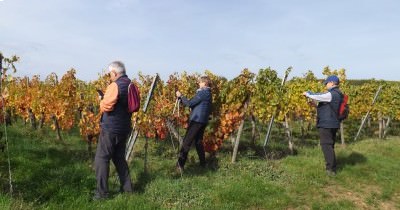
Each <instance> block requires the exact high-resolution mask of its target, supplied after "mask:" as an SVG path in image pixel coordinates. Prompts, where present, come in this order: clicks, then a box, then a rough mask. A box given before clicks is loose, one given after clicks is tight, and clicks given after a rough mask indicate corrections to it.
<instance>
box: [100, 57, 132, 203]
mask: <svg viewBox="0 0 400 210" xmlns="http://www.w3.org/2000/svg"><path fill="white" fill-rule="evenodd" d="M108 69H109V74H110V77H111V80H112V83H111V84H110V85H109V86H108V87H107V90H106V92H105V94H104V97H103V98H102V100H101V101H100V111H101V112H102V117H101V122H100V124H101V132H100V138H99V142H98V144H97V150H96V156H95V161H94V164H95V169H96V180H97V189H96V192H95V195H94V197H93V199H94V200H99V199H105V198H107V197H108V177H109V170H110V169H109V168H110V167H109V166H110V160H112V161H113V163H114V165H115V168H116V169H117V172H118V176H119V180H120V183H121V187H120V191H121V192H127V193H131V192H132V183H131V178H130V175H129V168H128V164H127V162H126V160H125V147H126V140H127V138H128V135H129V132H130V130H131V116H132V114H131V113H129V112H128V86H129V84H130V82H131V80H130V79H129V78H128V77H127V76H126V72H125V66H124V64H123V63H122V62H120V61H115V62H112V63H111V64H110V66H109V67H108Z"/></svg>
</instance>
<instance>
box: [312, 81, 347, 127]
mask: <svg viewBox="0 0 400 210" xmlns="http://www.w3.org/2000/svg"><path fill="white" fill-rule="evenodd" d="M329 92H330V93H331V94H332V100H331V102H319V103H318V107H317V128H340V121H339V120H338V113H339V108H340V103H341V100H342V92H341V91H340V90H339V88H338V87H334V88H332V89H330V90H329Z"/></svg>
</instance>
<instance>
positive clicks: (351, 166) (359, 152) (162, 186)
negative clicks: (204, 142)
mask: <svg viewBox="0 0 400 210" xmlns="http://www.w3.org/2000/svg"><path fill="white" fill-rule="evenodd" d="M8 135H9V142H10V145H9V147H10V156H11V167H12V175H13V183H12V184H13V188H14V193H13V194H12V196H11V195H10V194H9V193H8V191H9V185H8V168H7V159H6V157H7V154H6V152H3V153H0V180H1V182H0V184H1V187H2V188H1V189H0V190H1V191H0V193H1V194H0V209H168V208H174V209H189V208H190V209H230V210H232V209H400V178H399V177H400V174H399V171H400V164H399V160H400V138H398V137H390V138H389V139H387V140H375V139H367V140H362V141H360V142H358V143H354V144H351V145H348V146H347V147H341V146H340V145H338V146H337V156H338V163H339V171H338V175H337V176H336V177H328V176H326V175H325V170H324V166H323V165H324V163H323V157H322V152H321V151H320V149H319V148H318V142H317V140H316V139H315V140H310V141H311V142H314V144H311V145H308V146H304V147H297V154H296V155H295V156H285V155H281V156H279V157H280V158H279V159H275V160H265V159H263V158H262V157H260V156H259V155H258V153H257V152H254V149H252V148H251V147H242V148H241V150H240V153H239V155H238V156H239V159H238V162H237V163H235V164H231V163H230V155H231V154H230V152H229V151H230V149H229V145H227V146H226V148H225V149H224V150H223V151H221V152H220V153H218V154H217V157H216V158H213V159H210V164H209V166H208V167H207V168H206V169H203V168H200V167H198V166H197V163H196V161H197V157H196V155H195V153H196V152H195V150H194V149H193V150H192V151H191V152H190V156H191V157H190V158H189V163H188V164H187V167H186V170H185V173H184V176H183V177H182V178H180V176H177V175H175V174H174V173H173V166H174V163H175V161H176V157H175V154H174V152H173V151H172V150H171V148H172V146H171V144H170V141H163V142H155V141H154V140H150V151H149V159H148V173H144V172H143V171H144V170H143V169H144V165H143V158H144V149H143V148H144V147H143V140H140V141H139V143H138V144H137V145H136V147H135V153H134V161H133V162H132V164H131V165H130V168H131V175H132V179H133V181H134V185H135V193H134V194H133V195H121V194H118V193H117V191H118V189H119V187H118V183H117V181H116V179H115V177H114V176H113V177H111V178H110V188H111V193H112V198H111V199H109V200H106V201H103V202H92V201H90V198H91V196H92V191H93V190H94V187H95V177H94V172H93V170H92V168H91V164H92V159H93V157H92V156H89V155H88V152H87V148H86V143H85V142H83V141H82V140H81V139H80V137H79V135H78V133H77V131H72V132H70V133H64V134H63V137H64V141H63V142H59V141H57V140H56V139H55V136H54V132H52V131H49V130H44V131H31V130H30V129H29V128H26V127H24V126H23V125H15V126H13V127H10V128H9V130H8ZM2 141H4V140H2ZM242 145H246V141H244V142H243V144H242ZM274 148H279V146H276V145H275V146H274ZM272 151H274V150H272Z"/></svg>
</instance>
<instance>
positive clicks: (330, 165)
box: [303, 75, 343, 176]
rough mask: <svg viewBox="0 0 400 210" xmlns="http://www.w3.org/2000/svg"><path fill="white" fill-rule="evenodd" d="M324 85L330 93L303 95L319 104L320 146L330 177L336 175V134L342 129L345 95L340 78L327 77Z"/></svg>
mask: <svg viewBox="0 0 400 210" xmlns="http://www.w3.org/2000/svg"><path fill="white" fill-rule="evenodd" d="M324 85H325V87H326V89H327V90H328V92H326V93H312V92H310V91H307V92H304V93H303V95H304V96H306V97H308V98H310V99H313V100H315V101H317V102H318V106H317V128H318V131H319V136H320V144H321V148H322V152H323V153H324V157H325V163H326V173H327V175H329V176H335V175H336V156H335V139H336V132H337V130H338V129H339V128H340V120H339V119H338V113H339V108H340V103H341V101H342V100H343V94H342V92H341V91H340V90H339V78H338V77H337V76H335V75H332V76H329V77H327V79H326V80H325V81H324Z"/></svg>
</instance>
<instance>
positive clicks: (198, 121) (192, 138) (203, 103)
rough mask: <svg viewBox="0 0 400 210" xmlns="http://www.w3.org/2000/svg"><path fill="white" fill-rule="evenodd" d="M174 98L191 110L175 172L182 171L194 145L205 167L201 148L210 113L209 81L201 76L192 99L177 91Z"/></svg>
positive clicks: (201, 163)
mask: <svg viewBox="0 0 400 210" xmlns="http://www.w3.org/2000/svg"><path fill="white" fill-rule="evenodd" d="M176 96H177V97H178V98H180V99H181V102H182V103H183V105H185V106H188V107H190V108H191V109H192V111H191V113H190V118H189V126H188V128H187V130H186V134H185V138H184V139H183V144H182V148H181V150H180V152H179V158H178V162H177V165H176V167H177V170H178V171H182V170H183V168H184V166H185V162H186V159H187V156H188V153H189V150H190V146H191V145H192V144H193V142H194V144H195V145H196V150H197V154H198V156H199V159H200V165H201V166H203V167H204V166H205V165H206V158H205V153H204V147H203V143H202V140H203V135H204V130H205V129H206V126H207V123H208V118H209V115H210V112H211V104H212V95H211V89H210V79H209V78H208V77H207V76H202V77H200V79H199V89H198V90H197V92H196V95H195V96H194V97H193V98H192V99H190V100H189V99H187V98H186V97H185V96H182V94H181V93H180V92H179V91H176Z"/></svg>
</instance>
